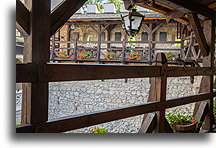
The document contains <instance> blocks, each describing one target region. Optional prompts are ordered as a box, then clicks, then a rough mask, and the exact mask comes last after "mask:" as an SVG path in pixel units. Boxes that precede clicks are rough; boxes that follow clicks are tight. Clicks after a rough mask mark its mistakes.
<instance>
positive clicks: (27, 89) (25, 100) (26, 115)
mask: <svg viewBox="0 0 216 148" xmlns="http://www.w3.org/2000/svg"><path fill="white" fill-rule="evenodd" d="M25 6H26V7H27V9H28V10H31V8H32V3H31V2H30V1H29V0H25ZM29 20H30V18H29ZM29 28H30V26H29ZM29 30H30V29H29ZM29 34H30V31H29ZM31 43H32V40H31V38H30V37H29V36H25V37H24V48H23V63H31V62H32V50H31V47H30V46H31ZM29 47H30V48H29ZM22 90H23V92H22V112H21V124H29V123H30V116H31V115H30V109H31V106H30V105H27V104H30V103H31V83H23V84H22Z"/></svg>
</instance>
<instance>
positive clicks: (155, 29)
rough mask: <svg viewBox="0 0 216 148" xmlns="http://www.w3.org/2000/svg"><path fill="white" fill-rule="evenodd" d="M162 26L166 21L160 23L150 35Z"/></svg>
mask: <svg viewBox="0 0 216 148" xmlns="http://www.w3.org/2000/svg"><path fill="white" fill-rule="evenodd" d="M164 24H166V21H162V22H161V23H159V24H158V25H157V26H156V27H155V28H154V29H153V30H152V33H155V32H156V31H157V30H158V29H159V28H160V27H161V26H163V25H164Z"/></svg>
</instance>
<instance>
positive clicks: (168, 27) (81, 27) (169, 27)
mask: <svg viewBox="0 0 216 148" xmlns="http://www.w3.org/2000/svg"><path fill="white" fill-rule="evenodd" d="M94 27H95V28H96V29H98V25H94ZM176 27H177V26H176V23H168V24H164V25H162V26H161V27H160V28H159V29H158V30H157V31H156V32H155V35H156V36H155V37H156V38H155V40H156V41H159V34H160V32H167V41H172V40H173V38H175V39H176ZM60 31H61V35H60V36H61V37H60V38H61V41H65V40H67V39H68V36H67V26H66V25H64V26H63V27H62V28H61V30H60ZM73 32H78V33H79V40H80V41H85V38H86V37H85V36H86V34H91V35H93V36H94V41H97V40H98V34H97V33H96V32H95V31H94V30H93V29H92V28H91V27H90V26H89V25H85V24H78V25H77V26H76V28H75V30H74V31H72V32H71V33H73ZM116 32H121V36H122V38H121V40H122V41H123V40H128V38H129V36H128V35H127V34H126V33H125V31H124V30H123V28H122V25H117V26H116V27H115V28H114V29H113V30H112V31H111V41H115V33H116ZM142 32H147V31H146V30H145V29H144V27H143V26H142V27H141V29H140V32H139V33H138V34H137V35H136V36H135V38H136V41H141V35H142ZM104 33H105V40H108V38H107V36H108V32H107V31H105V32H104ZM148 45H149V44H136V47H148ZM78 46H86V47H95V46H97V44H89V43H88V44H79V45H78ZM111 46H116V47H122V45H121V44H112V45H111ZM61 47H63V48H65V47H67V44H61ZM72 47H74V46H73V45H72ZM101 47H103V48H106V47H107V45H106V44H102V45H101ZM156 47H159V48H165V47H176V44H156Z"/></svg>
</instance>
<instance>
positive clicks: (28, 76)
mask: <svg viewBox="0 0 216 148" xmlns="http://www.w3.org/2000/svg"><path fill="white" fill-rule="evenodd" d="M37 81H38V79H37V72H36V65H35V64H16V83H24V82H29V83H33V82H37Z"/></svg>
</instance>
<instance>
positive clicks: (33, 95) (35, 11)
mask: <svg viewBox="0 0 216 148" xmlns="http://www.w3.org/2000/svg"><path fill="white" fill-rule="evenodd" d="M50 3H51V1H50V0H32V1H30V2H29V9H30V12H31V15H30V16H31V17H30V24H31V26H30V35H29V37H27V38H26V46H25V48H26V49H28V50H26V51H25V52H26V53H24V54H26V55H25V56H24V57H26V59H25V61H31V62H32V63H33V64H36V69H37V74H38V78H37V79H38V81H37V82H34V83H32V84H31V87H30V86H28V87H26V88H24V89H26V90H24V91H25V97H24V101H25V102H26V103H25V105H26V108H25V109H24V110H25V115H23V117H24V116H25V119H23V120H22V123H29V124H36V123H41V122H45V121H47V120H48V83H47V82H45V81H44V78H45V73H44V64H45V63H46V62H48V61H49V58H50ZM31 52H32V54H30V53H31Z"/></svg>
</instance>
